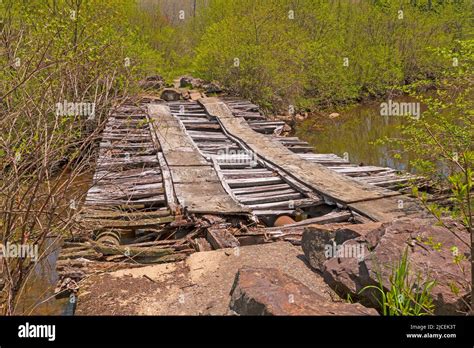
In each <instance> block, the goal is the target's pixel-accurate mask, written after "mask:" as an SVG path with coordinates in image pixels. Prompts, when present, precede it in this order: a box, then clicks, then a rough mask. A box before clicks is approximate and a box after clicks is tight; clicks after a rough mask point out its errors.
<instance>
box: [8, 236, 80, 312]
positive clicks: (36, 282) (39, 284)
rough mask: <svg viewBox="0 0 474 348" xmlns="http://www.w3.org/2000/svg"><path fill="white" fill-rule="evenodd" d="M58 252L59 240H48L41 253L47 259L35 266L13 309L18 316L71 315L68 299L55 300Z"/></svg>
mask: <svg viewBox="0 0 474 348" xmlns="http://www.w3.org/2000/svg"><path fill="white" fill-rule="evenodd" d="M59 251H60V240H59V239H58V238H56V237H51V238H48V239H47V241H46V247H45V249H44V250H43V251H40V253H41V252H44V254H45V255H48V256H47V257H45V258H43V259H41V261H40V262H38V264H37V265H36V266H35V269H34V271H33V272H32V274H31V276H30V278H29V279H28V281H27V283H26V284H25V288H24V290H23V292H22V295H21V296H20V299H19V302H18V304H17V306H16V308H15V314H18V315H71V314H72V313H71V312H72V304H71V303H70V302H69V299H67V298H66V299H60V300H58V299H56V298H55V297H54V289H55V286H56V282H57V281H58V274H57V272H56V260H57V258H58V255H59Z"/></svg>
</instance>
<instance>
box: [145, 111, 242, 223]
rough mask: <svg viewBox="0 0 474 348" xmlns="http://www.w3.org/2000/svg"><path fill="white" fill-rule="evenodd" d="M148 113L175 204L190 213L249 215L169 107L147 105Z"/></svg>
mask: <svg viewBox="0 0 474 348" xmlns="http://www.w3.org/2000/svg"><path fill="white" fill-rule="evenodd" d="M148 113H149V115H150V118H151V120H152V122H153V129H154V130H155V133H156V135H157V138H158V141H159V142H160V144H161V148H162V152H163V156H164V158H165V161H166V162H167V164H168V167H169V170H170V173H171V178H172V182H173V186H174V192H175V194H176V197H177V200H178V203H179V204H180V205H181V206H182V207H185V208H186V210H187V211H188V212H189V213H202V214H205V213H220V214H245V213H248V209H245V208H244V207H243V206H241V205H239V204H238V203H237V202H236V201H234V200H233V199H232V198H231V197H230V196H229V195H228V194H227V192H226V191H225V190H224V188H223V186H222V184H221V181H220V179H219V177H218V176H217V173H216V172H215V170H214V168H213V166H212V164H210V163H208V162H207V161H206V159H205V158H204V157H203V156H202V155H201V153H200V152H199V150H198V149H197V148H196V146H195V145H194V143H193V141H192V139H191V138H190V137H189V136H188V135H187V134H186V130H185V128H184V127H183V125H182V124H181V122H180V121H179V119H177V118H176V117H174V116H173V115H172V114H171V112H170V110H169V108H168V107H167V106H165V105H153V104H150V105H149V106H148Z"/></svg>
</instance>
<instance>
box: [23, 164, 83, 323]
mask: <svg viewBox="0 0 474 348" xmlns="http://www.w3.org/2000/svg"><path fill="white" fill-rule="evenodd" d="M69 179H70V173H65V175H64V176H62V177H57V178H55V179H53V180H52V181H51V183H50V184H51V185H54V184H55V183H56V181H59V183H60V184H61V185H66V184H67V186H66V187H64V188H63V190H64V192H65V197H64V198H63V201H62V202H61V203H59V205H60V206H61V207H62V208H60V209H58V211H59V213H60V215H61V216H62V217H63V218H64V219H65V220H67V219H69V218H70V215H71V214H72V213H75V212H72V211H71V210H70V209H69V208H64V207H65V206H66V207H69V202H70V199H74V200H76V201H82V200H83V198H84V195H85V193H86V192H87V190H88V188H89V186H90V184H91V182H92V173H91V172H86V173H84V174H81V175H77V176H76V175H75V176H73V178H72V180H71V182H69ZM61 243H62V238H60V237H51V238H48V239H47V240H46V243H45V244H46V245H45V249H44V250H40V256H41V255H47V256H45V257H41V259H40V261H39V262H38V264H37V265H36V266H35V269H34V271H33V272H32V274H31V276H30V278H29V279H28V281H27V282H26V284H25V287H24V290H23V292H22V294H21V296H20V297H19V300H18V302H17V304H16V307H15V314H17V315H72V314H73V312H74V303H71V301H69V298H63V299H56V298H55V297H54V289H55V287H56V285H57V281H58V273H57V272H56V261H57V258H58V255H59V253H60V250H61Z"/></svg>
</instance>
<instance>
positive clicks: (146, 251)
mask: <svg viewBox="0 0 474 348" xmlns="http://www.w3.org/2000/svg"><path fill="white" fill-rule="evenodd" d="M92 245H93V248H94V250H95V251H96V252H99V253H101V254H103V255H125V256H127V257H130V258H134V257H137V256H140V257H161V256H165V255H170V254H172V253H174V249H171V248H159V247H146V248H138V247H130V246H126V245H116V246H109V245H105V244H100V243H96V242H93V243H92Z"/></svg>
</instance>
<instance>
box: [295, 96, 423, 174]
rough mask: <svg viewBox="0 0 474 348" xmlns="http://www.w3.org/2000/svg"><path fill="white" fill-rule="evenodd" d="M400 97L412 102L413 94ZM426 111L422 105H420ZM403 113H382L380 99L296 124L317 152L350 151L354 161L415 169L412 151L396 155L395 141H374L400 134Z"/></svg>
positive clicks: (350, 157)
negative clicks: (392, 114)
mask: <svg viewBox="0 0 474 348" xmlns="http://www.w3.org/2000/svg"><path fill="white" fill-rule="evenodd" d="M397 101H403V102H413V101H414V100H413V99H411V98H406V97H405V98H400V99H397ZM421 109H422V111H423V107H422V108H421ZM406 120H407V118H406V117H403V116H381V115H380V102H371V103H364V104H359V105H355V106H353V107H350V108H348V109H347V110H345V111H341V112H340V116H339V117H336V118H329V117H328V116H318V117H309V118H308V119H306V120H305V121H302V122H301V123H299V124H298V125H297V126H296V135H297V136H298V137H300V138H301V139H303V140H305V141H307V142H309V144H310V145H311V146H313V147H314V150H315V152H317V153H334V154H337V155H339V156H341V157H343V155H344V153H347V154H348V156H349V160H350V161H351V162H352V163H354V164H361V163H363V164H364V165H377V166H383V167H391V168H394V169H398V170H404V171H410V172H412V171H413V168H412V166H411V165H410V161H411V160H413V159H414V158H415V156H414V154H412V153H401V158H400V159H395V158H394V157H393V155H394V154H395V152H396V151H399V150H400V148H397V147H396V146H394V145H387V144H385V145H380V144H377V145H375V144H373V142H374V141H376V140H377V139H380V138H383V137H389V138H400V137H401V131H400V126H401V125H403V124H404V123H405V122H406Z"/></svg>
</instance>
